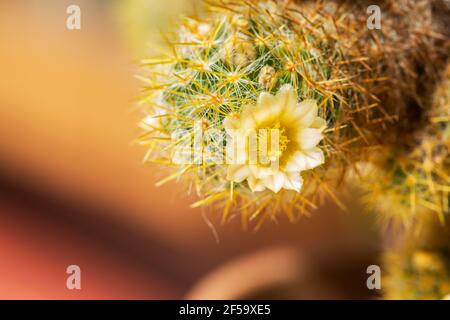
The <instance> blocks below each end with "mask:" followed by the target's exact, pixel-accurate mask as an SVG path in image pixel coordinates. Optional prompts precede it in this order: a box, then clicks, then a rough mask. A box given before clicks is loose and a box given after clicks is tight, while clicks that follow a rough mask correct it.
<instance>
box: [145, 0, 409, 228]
mask: <svg viewBox="0 0 450 320" xmlns="http://www.w3.org/2000/svg"><path fill="white" fill-rule="evenodd" d="M362 9H364V10H362ZM358 12H359V13H360V14H361V15H362V16H361V17H360V16H358ZM364 13H365V7H363V6H358V5H357V4H352V3H351V2H345V6H338V5H336V3H327V4H324V3H322V2H321V1H316V2H314V1H313V2H308V1H306V2H300V3H291V2H286V3H280V2H275V1H270V0H269V1H262V2H260V1H246V2H240V1H237V2H234V1H213V2H211V3H208V6H207V12H206V13H205V14H203V15H201V16H200V17H197V18H185V19H184V20H183V21H182V22H181V26H180V28H179V29H178V30H177V32H176V34H175V35H174V36H173V37H170V35H167V36H166V37H167V38H168V39H169V40H167V41H168V51H167V53H166V54H165V55H163V56H161V57H158V58H149V59H144V60H143V65H144V68H143V73H142V75H141V77H142V78H143V79H144V81H145V83H146V84H145V91H144V92H145V93H144V96H143V99H142V105H143V109H144V110H145V112H146V114H147V115H148V116H147V117H146V118H145V120H144V121H143V123H142V125H141V127H143V128H144V130H145V132H144V134H143V136H142V139H141V143H142V144H144V145H146V146H147V147H148V150H149V151H148V153H147V156H146V160H147V161H149V162H158V163H162V164H166V165H167V166H169V167H171V168H172V173H171V175H169V176H168V177H167V178H166V179H164V180H163V182H165V181H169V180H171V179H180V178H181V177H183V179H182V180H183V181H185V182H187V184H188V187H187V188H188V189H189V190H194V191H195V192H196V194H197V195H198V196H199V197H200V198H201V199H200V200H199V201H198V202H196V203H194V204H193V207H197V206H202V205H214V204H218V205H219V206H220V207H222V208H224V221H225V220H226V218H227V217H229V216H230V214H232V212H237V213H239V214H241V215H242V217H243V221H248V220H249V219H250V220H252V219H255V218H257V217H260V218H262V219H261V220H265V219H267V218H275V216H276V213H277V212H279V211H283V212H285V213H286V214H287V215H288V216H289V218H291V219H295V218H297V217H298V216H302V215H304V214H309V213H310V211H311V210H312V209H314V208H316V206H317V202H318V201H320V200H321V199H322V198H323V196H325V195H327V196H329V197H331V198H332V199H333V200H334V201H335V202H336V203H337V204H338V205H340V206H343V204H342V203H341V201H340V200H339V198H338V196H337V193H336V187H337V186H338V184H339V182H340V181H341V180H342V176H343V175H344V173H345V171H346V170H347V168H349V167H352V166H354V165H355V163H357V161H358V160H359V159H360V158H361V157H362V156H363V155H365V154H366V153H367V152H369V151H371V150H373V148H379V147H380V146H383V145H384V144H388V143H390V142H391V140H393V138H395V137H396V135H395V134H393V132H391V131H389V130H387V128H391V127H392V126H394V127H395V125H394V124H395V121H394V120H395V119H397V118H399V115H400V114H401V113H403V112H405V111H404V110H403V109H401V108H400V107H399V106H400V103H399V100H398V99H397V98H398V96H399V95H398V94H393V92H394V91H395V93H398V91H396V90H393V89H389V88H388V86H387V83H389V82H392V81H395V83H402V84H404V85H406V86H412V84H411V80H410V79H409V76H410V75H408V77H404V76H403V75H399V76H398V77H397V78H394V79H392V77H390V75H391V74H392V73H394V71H392V70H391V69H392V68H395V70H397V68H398V67H397V65H395V64H394V65H393V64H392V62H393V60H392V57H393V56H395V55H394V53H392V52H393V50H391V52H385V51H383V50H381V49H380V48H379V47H378V46H383V45H387V44H389V46H391V47H394V46H393V43H392V42H393V41H392V40H391V39H390V38H389V37H386V39H385V37H384V36H377V37H380V39H376V37H375V38H374V34H373V33H372V32H370V31H369V30H367V28H366V26H365V25H366V19H365V18H366V16H365V15H364ZM361 39H363V40H361ZM374 39H375V40H374ZM378 40H379V42H380V43H379V44H377V43H376V41H378ZM411 77H412V76H411ZM412 78H413V77H412ZM286 85H287V86H290V87H291V88H293V94H294V96H295V97H296V99H297V101H296V102H297V103H299V105H298V109H299V110H300V109H301V102H302V101H305V100H309V101H313V102H314V104H316V105H317V117H319V118H321V119H323V120H324V127H323V128H322V129H321V132H320V133H321V135H322V136H321V142H320V143H319V142H318V143H319V144H318V146H317V148H318V149H320V151H318V150H316V152H315V153H314V154H313V155H312V158H314V159H315V160H316V161H313V160H312V158H311V157H310V156H309V155H310V154H311V153H309V154H308V152H303V151H305V150H300V151H302V152H303V156H304V158H303V159H300V160H301V161H304V162H308V161H313V162H314V163H315V165H314V166H312V165H310V164H309V165H303V166H300V167H301V168H307V169H305V170H300V169H299V170H297V172H289V174H284V175H283V173H280V172H279V171H275V172H268V173H267V174H269V178H264V179H266V180H267V179H269V180H270V179H271V181H270V183H269V185H274V184H275V185H278V186H279V185H282V183H281V182H282V181H287V180H291V179H293V180H292V181H295V182H289V183H287V182H286V184H285V185H286V186H288V185H291V186H292V185H296V186H298V185H299V183H300V182H299V181H302V183H301V185H302V186H301V188H298V187H296V188H292V187H291V188H290V189H293V190H289V187H288V188H281V189H279V188H272V190H267V189H264V190H259V189H258V190H256V191H255V188H252V187H251V186H250V185H249V183H248V182H249V181H250V180H248V179H247V180H245V179H244V180H242V179H237V178H236V176H234V177H235V178H234V179H230V174H227V172H229V171H230V168H229V167H227V165H224V164H221V163H214V161H209V162H208V163H204V161H198V159H197V161H193V162H194V163H186V164H181V165H180V164H176V163H174V161H173V154H174V149H176V148H177V147H179V146H180V145H183V147H186V146H187V147H193V142H192V141H193V140H194V135H195V131H196V130H195V128H196V125H195V123H200V124H199V125H198V128H199V130H201V129H209V130H210V131H213V132H214V133H213V134H212V135H208V136H207V137H206V138H205V137H203V139H202V141H201V147H202V149H203V150H209V151H211V150H216V151H217V150H223V147H224V142H223V141H224V137H226V135H227V133H226V130H225V127H224V122H225V120H226V119H229V118H230V117H233V116H235V117H240V115H241V113H243V110H244V109H248V107H247V106H256V105H258V101H259V100H261V97H262V96H268V95H273V96H275V95H277V94H279V93H280V91H281V90H282V88H283V86H286ZM402 98H403V97H402ZM381 99H385V100H386V101H387V102H383V103H381ZM402 100H403V99H402ZM402 108H403V107H402ZM293 110H294V109H293ZM299 112H301V110H300V111H299ZM325 122H326V125H325ZM156 123H157V124H156ZM270 125H271V126H272V127H273V125H275V124H274V123H272V124H270ZM280 129H283V128H280ZM175 132H177V133H179V134H178V138H176V139H173V136H174V133H175ZM388 136H389V137H388ZM380 137H384V138H383V140H384V141H381V140H382V139H381V138H380ZM290 138H292V137H290ZM225 140H226V139H225ZM291 140H292V139H287V140H285V142H286V143H287V145H286V146H285V149H286V150H288V151H287V152H286V153H289V152H290V151H292V149H293V148H294V149H295V147H293V145H294V144H295V143H292V142H289V141H291ZM306 145H308V143H306ZM294 151H296V150H294ZM297 151H299V150H297ZM218 152H221V151H218ZM318 158H323V159H321V160H320V161H319V160H317V159H318ZM279 160H280V161H281V162H283V161H284V160H283V156H281V157H280V159H279ZM300 160H299V161H300ZM231 176H233V175H231ZM256 179H259V180H258V181H262V179H263V178H261V177H258V178H256ZM280 181H281V182H280ZM278 182H280V183H278ZM260 189H261V188H260ZM274 190H275V191H274Z"/></svg>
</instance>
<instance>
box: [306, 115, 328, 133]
mask: <svg viewBox="0 0 450 320" xmlns="http://www.w3.org/2000/svg"><path fill="white" fill-rule="evenodd" d="M326 127H327V122H326V120H325V119H322V118H321V117H316V118H315V119H314V121H313V123H312V124H311V126H310V128H314V129H319V130H320V131H321V132H322V131H323V130H325V129H326Z"/></svg>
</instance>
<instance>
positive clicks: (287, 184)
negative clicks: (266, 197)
mask: <svg viewBox="0 0 450 320" xmlns="http://www.w3.org/2000/svg"><path fill="white" fill-rule="evenodd" d="M302 186H303V179H302V177H301V176H300V173H298V172H289V173H286V178H285V181H284V186H283V188H285V189H288V190H295V191H297V192H300V190H301V189H302Z"/></svg>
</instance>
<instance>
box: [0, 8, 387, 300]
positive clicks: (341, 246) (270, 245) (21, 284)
mask: <svg viewBox="0 0 450 320" xmlns="http://www.w3.org/2000/svg"><path fill="white" fill-rule="evenodd" d="M71 4H77V5H79V6H80V7H81V30H74V31H70V30H68V29H66V19H67V14H66V8H67V7H68V6H69V5H71ZM192 10H195V6H194V7H193V6H192V4H191V3H189V2H188V1H183V0H164V1H163V0H129V1H115V0H111V1H107V0H103V1H100V0H97V1H94V0H76V1H74V0H71V1H66V0H27V1H13V0H2V1H1V2H0V124H1V125H0V298H1V299H181V298H195V299H211V298H272V299H276V298H286V299H301V298H306V299H316V298H323V299H331V298H333V299H334V298H336V299H362V298H377V297H378V296H379V294H380V293H379V292H377V291H370V290H368V289H367V287H366V279H367V277H368V275H367V274H366V268H367V267H368V266H369V265H371V264H378V263H379V261H378V253H379V251H380V249H381V248H380V246H381V245H380V241H379V239H378V235H377V230H373V228H372V227H371V226H372V224H371V222H370V221H368V219H367V217H366V216H365V215H364V214H363V213H362V210H361V208H359V206H358V204H357V203H352V202H350V203H349V207H350V210H349V212H340V211H339V210H338V209H337V208H336V207H335V206H334V205H333V204H332V203H324V205H323V207H322V208H321V209H320V210H318V211H316V212H315V213H314V215H313V216H312V217H310V218H304V219H301V220H300V221H298V222H297V223H290V222H289V221H287V219H284V218H283V217H280V219H279V221H278V222H277V223H274V222H268V223H266V225H264V227H263V228H262V229H261V230H259V231H258V232H254V231H253V230H251V229H250V230H243V229H242V227H241V225H240V223H239V221H238V220H239V219H233V220H231V221H230V222H229V223H227V224H225V225H223V226H222V225H220V223H219V221H220V219H219V218H220V212H211V211H204V212H202V211H201V210H194V209H190V208H189V204H190V203H192V201H193V200H194V198H192V197H189V196H188V195H186V194H184V193H183V191H182V190H181V188H179V186H177V185H176V184H175V183H173V184H167V185H164V186H162V187H159V188H157V187H155V185H154V184H155V182H156V181H157V180H158V178H159V177H160V168H157V167H151V166H147V165H143V164H142V162H141V159H142V158H143V155H144V152H145V150H143V149H142V148H141V147H139V146H137V145H135V144H133V141H134V140H135V138H136V137H137V136H138V134H139V131H138V129H137V126H136V123H137V121H138V119H139V118H140V116H141V114H140V113H139V110H137V108H136V100H137V98H138V96H139V91H140V83H139V81H138V80H136V79H135V77H134V75H135V74H137V70H138V61H139V58H142V57H144V56H145V54H146V53H148V52H149V51H151V50H152V45H151V44H152V43H155V41H157V37H158V35H159V30H161V29H164V28H166V27H167V26H168V25H170V23H171V21H172V20H173V19H174V18H175V17H176V16H177V15H178V14H180V13H181V12H189V11H192ZM71 264H76V265H79V266H80V268H81V285H82V289H81V290H68V289H67V288H66V278H67V276H68V275H67V274H66V272H65V271H66V268H67V266H68V265H71Z"/></svg>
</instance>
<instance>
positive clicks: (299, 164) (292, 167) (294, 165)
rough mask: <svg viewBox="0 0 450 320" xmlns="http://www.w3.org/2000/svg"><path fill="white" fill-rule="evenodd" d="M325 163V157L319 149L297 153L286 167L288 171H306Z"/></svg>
mask: <svg viewBox="0 0 450 320" xmlns="http://www.w3.org/2000/svg"><path fill="white" fill-rule="evenodd" d="M324 162H325V156H324V154H323V152H322V150H320V149H319V148H317V147H316V148H311V149H308V150H302V151H297V152H296V153H294V155H293V156H292V157H291V159H290V160H289V162H288V163H287V164H286V165H285V168H284V170H286V171H294V172H299V171H304V170H309V169H313V168H315V167H317V166H320V165H321V164H322V163H324Z"/></svg>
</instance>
